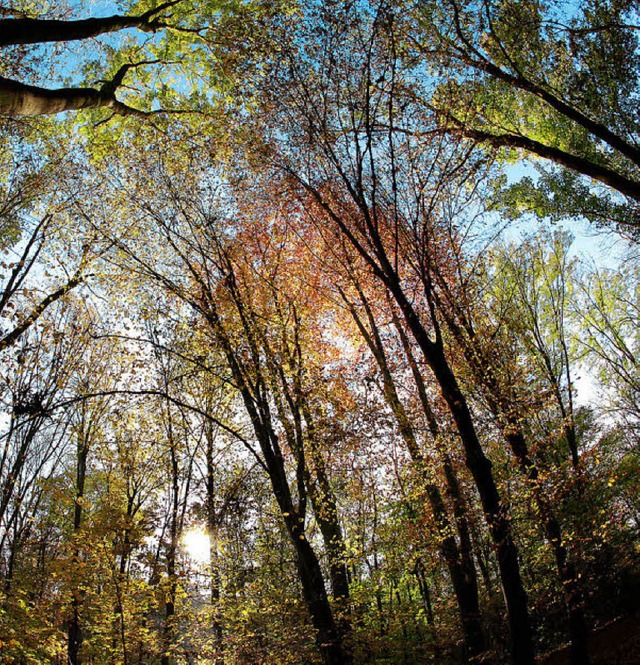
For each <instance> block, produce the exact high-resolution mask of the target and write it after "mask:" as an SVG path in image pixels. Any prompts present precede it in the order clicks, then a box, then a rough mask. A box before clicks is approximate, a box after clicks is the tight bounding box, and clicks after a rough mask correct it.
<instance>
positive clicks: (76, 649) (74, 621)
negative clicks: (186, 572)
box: [67, 427, 89, 665]
mask: <svg viewBox="0 0 640 665" xmlns="http://www.w3.org/2000/svg"><path fill="white" fill-rule="evenodd" d="M85 434H86V432H85V431H84V427H81V428H80V431H79V432H78V434H77V437H78V438H77V447H76V496H75V505H74V509H73V535H74V537H77V536H78V534H79V532H80V527H81V526H82V510H83V508H82V504H83V500H84V488H85V479H86V474H87V457H88V455H89V443H88V441H87V438H86V436H85ZM79 559H80V548H79V547H77V546H76V548H75V550H74V553H73V558H72V575H77V568H78V563H79ZM72 581H73V584H72V588H73V598H72V599H71V619H70V621H69V629H68V631H67V658H68V661H69V665H80V662H81V660H80V648H81V646H82V640H83V635H82V626H81V623H80V608H81V607H82V592H81V590H80V585H79V583H78V582H79V580H76V579H75V577H74V578H72Z"/></svg>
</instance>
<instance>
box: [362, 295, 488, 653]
mask: <svg viewBox="0 0 640 665" xmlns="http://www.w3.org/2000/svg"><path fill="white" fill-rule="evenodd" d="M358 291H359V295H360V299H361V302H362V304H363V306H364V308H365V312H366V314H367V319H368V322H369V329H370V330H367V329H366V327H365V326H364V324H363V322H362V321H361V320H360V317H359V315H358V313H357V311H356V309H355V307H353V306H351V307H350V309H351V314H352V316H353V319H354V321H355V322H356V325H357V326H358V329H359V330H360V333H361V335H362V336H363V338H364V339H365V341H366V343H367V345H368V346H369V349H370V350H371V353H372V354H373V356H374V358H375V359H376V362H377V364H378V368H379V369H380V372H381V374H382V381H383V393H384V396H385V399H386V402H387V404H388V405H389V407H390V408H391V411H392V413H393V414H394V416H395V419H396V422H397V424H398V431H399V432H400V435H401V436H402V438H403V440H404V442H405V444H406V446H407V449H408V451H409V454H410V456H411V460H412V462H413V464H414V466H415V468H416V470H417V472H418V476H419V477H420V479H421V481H422V484H423V487H424V490H425V492H426V494H427V499H428V501H429V505H430V507H431V512H432V514H433V518H434V521H435V524H436V528H437V530H438V534H439V537H440V550H441V552H442V556H443V557H444V560H445V562H446V564H447V569H448V571H449V577H450V578H451V583H452V585H453V590H454V594H455V597H456V602H457V604H458V610H459V613H460V622H461V624H462V631H463V635H464V645H465V652H466V654H467V656H468V657H469V658H470V659H475V658H477V657H478V656H480V654H482V653H484V652H485V651H486V649H487V645H486V641H485V638H484V632H483V629H482V621H481V616H480V606H479V599H478V584H477V576H476V571H475V567H474V565H473V559H472V558H471V556H470V555H471V552H470V541H469V540H468V530H467V529H466V526H465V520H464V517H463V516H462V515H460V522H459V524H458V527H459V531H460V527H461V526H462V527H463V529H462V530H463V533H466V536H467V537H466V540H463V539H461V545H462V546H463V547H464V551H463V547H460V548H459V547H458V543H457V542H456V539H455V537H454V535H453V531H452V528H451V524H450V521H449V516H448V514H447V508H446V505H445V502H444V500H443V498H442V494H441V492H440V489H439V488H438V486H437V485H436V484H435V483H433V482H431V481H430V480H429V475H430V474H429V470H428V469H427V465H426V461H425V459H424V456H423V454H422V451H421V450H420V447H419V445H418V442H417V440H416V437H415V432H414V429H413V426H412V424H411V422H410V420H409V417H408V415H407V412H406V410H405V408H404V405H403V404H402V402H401V401H400V398H399V396H398V392H397V390H396V386H395V381H394V379H393V376H392V374H391V371H390V369H389V365H388V362H387V357H386V353H385V350H384V346H383V343H382V339H381V337H380V332H379V330H378V326H377V323H376V321H375V318H374V316H373V313H372V311H371V308H370V307H369V304H368V302H367V300H366V298H365V296H364V294H363V293H362V291H361V290H360V289H359V288H358ZM405 341H406V340H405ZM422 388H423V389H424V386H422ZM425 395H426V393H425ZM426 408H427V409H429V406H428V403H427V406H426ZM427 416H431V420H432V422H431V428H432V434H434V437H435V438H434V440H435V441H436V445H437V441H438V439H439V436H440V435H439V432H438V431H437V423H436V422H435V419H433V415H432V414H431V411H430V410H429V411H428V413H427ZM434 429H435V432H434V431H433V430H434ZM445 477H446V479H447V482H448V485H449V487H451V486H452V482H453V483H454V485H453V487H454V488H456V489H458V488H457V479H455V475H454V472H453V468H452V467H451V463H450V461H446V462H445ZM458 491H459V490H458ZM456 498H457V499H458V502H459V496H457V497H456ZM485 662H488V661H485Z"/></svg>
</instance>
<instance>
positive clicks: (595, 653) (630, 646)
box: [540, 612, 640, 665]
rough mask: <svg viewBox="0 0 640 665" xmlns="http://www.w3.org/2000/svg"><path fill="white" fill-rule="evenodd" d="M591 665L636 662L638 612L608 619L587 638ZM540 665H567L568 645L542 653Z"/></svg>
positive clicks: (638, 651) (639, 660)
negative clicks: (611, 619)
mask: <svg viewBox="0 0 640 665" xmlns="http://www.w3.org/2000/svg"><path fill="white" fill-rule="evenodd" d="M589 654H590V656H591V665H640V612H638V613H636V614H634V615H632V616H626V617H622V618H620V619H616V620H615V621H611V622H610V623H608V624H607V625H605V626H602V627H601V628H598V629H597V630H595V631H594V632H593V633H592V634H591V636H590V637H589ZM540 665H570V659H569V647H568V646H565V647H562V648H560V649H556V650H555V651H553V652H551V653H550V654H547V655H546V656H543V657H542V659H541V660H540Z"/></svg>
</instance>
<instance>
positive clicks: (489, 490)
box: [425, 345, 535, 665]
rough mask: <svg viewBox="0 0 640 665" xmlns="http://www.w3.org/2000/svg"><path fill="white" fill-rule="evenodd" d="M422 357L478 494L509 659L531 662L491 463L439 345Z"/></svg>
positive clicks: (522, 596) (522, 595)
mask: <svg viewBox="0 0 640 665" xmlns="http://www.w3.org/2000/svg"><path fill="white" fill-rule="evenodd" d="M429 351H430V352H429V355H428V356H426V354H425V359H426V360H427V362H428V363H429V365H430V366H431V368H432V370H433V372H434V375H435V376H436V379H437V380H438V383H439V385H440V388H441V390H442V396H443V397H444V399H445V401H446V402H447V405H448V406H449V410H450V411H451V415H452V416H453V419H454V421H455V423H456V426H457V429H458V432H459V433H460V437H461V439H462V442H463V445H464V447H465V453H466V464H467V467H468V469H469V471H470V472H471V474H472V475H473V478H474V480H475V483H476V487H477V488H478V493H479V494H480V500H481V502H482V507H483V508H484V512H485V517H486V520H487V523H488V525H489V530H490V533H491V538H492V540H493V543H494V546H495V548H496V556H497V559H498V567H499V570H500V579H501V582H502V587H503V591H504V597H505V602H506V605H507V612H508V614H509V628H510V632H511V647H512V654H511V655H512V660H513V662H514V664H515V665H534V663H535V655H534V648H533V637H532V630H531V624H530V619H529V611H528V608H527V594H526V592H525V589H524V585H523V584H522V578H521V575H520V565H519V563H518V551H517V548H516V545H515V542H514V540H513V536H512V533H511V526H510V524H509V515H508V510H507V507H506V506H505V505H504V503H503V502H502V500H501V498H500V494H499V492H498V488H497V487H496V483H495V480H494V478H493V472H492V467H491V462H490V461H489V460H488V459H487V457H486V455H485V454H484V451H483V450H482V446H481V445H480V441H479V440H478V437H477V434H476V432H475V427H474V425H473V419H472V417H471V413H470V411H469V407H468V405H467V402H466V400H465V398H464V396H463V395H462V392H461V391H460V388H459V386H458V383H457V381H456V378H455V376H454V374H453V372H452V371H451V368H450V367H449V364H448V362H447V360H446V358H445V356H444V352H443V350H442V348H441V346H440V345H434V346H433V347H432V348H431V349H430V350H429Z"/></svg>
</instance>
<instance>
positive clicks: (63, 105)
mask: <svg viewBox="0 0 640 665" xmlns="http://www.w3.org/2000/svg"><path fill="white" fill-rule="evenodd" d="M95 108H109V109H112V110H113V111H114V112H115V113H119V114H121V115H140V116H145V117H146V115H147V114H146V113H145V112H144V111H138V110H136V109H133V108H131V107H129V106H126V105H125V104H123V103H122V102H119V101H118V100H117V99H116V98H115V95H114V91H113V90H111V89H107V90H104V89H102V88H101V89H96V88H58V89H54V90H49V89H47V88H40V87H38V86H34V85H27V84H25V83H20V82H19V81H14V80H12V79H7V78H3V77H1V76H0V114H2V115H8V116H12V117H13V116H25V115H27V116H30V115H52V114H55V113H62V112H63V111H80V110H82V109H95Z"/></svg>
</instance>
